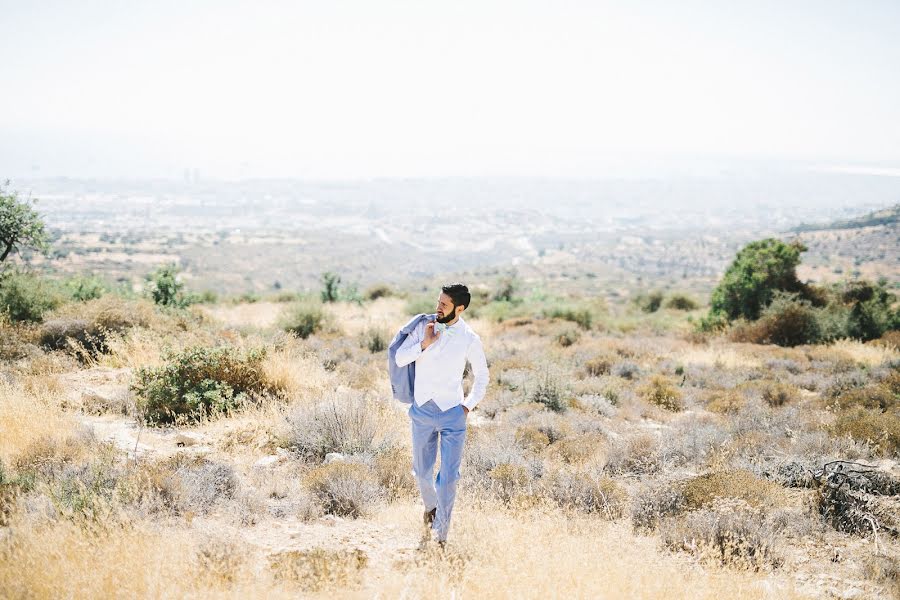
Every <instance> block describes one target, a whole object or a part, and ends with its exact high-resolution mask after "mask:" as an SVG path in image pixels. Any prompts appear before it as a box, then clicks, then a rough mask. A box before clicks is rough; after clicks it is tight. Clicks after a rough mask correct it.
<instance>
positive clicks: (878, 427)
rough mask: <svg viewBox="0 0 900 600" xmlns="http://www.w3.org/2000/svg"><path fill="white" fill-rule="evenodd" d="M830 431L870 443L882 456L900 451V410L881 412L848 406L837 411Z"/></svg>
mask: <svg viewBox="0 0 900 600" xmlns="http://www.w3.org/2000/svg"><path fill="white" fill-rule="evenodd" d="M830 431H831V433H832V434H833V435H835V436H838V437H844V436H848V437H851V438H853V439H854V440H857V441H859V442H864V443H866V444H869V445H871V446H872V448H873V450H874V452H875V453H876V454H880V455H882V456H893V455H895V454H897V453H898V452H900V411H897V410H896V409H894V410H890V411H887V412H881V410H873V409H870V408H863V407H861V406H857V407H855V408H847V409H844V410H841V411H839V412H838V413H837V416H836V418H835V420H834V423H833V424H832V425H831V427H830Z"/></svg>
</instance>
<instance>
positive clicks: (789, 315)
mask: <svg viewBox="0 0 900 600" xmlns="http://www.w3.org/2000/svg"><path fill="white" fill-rule="evenodd" d="M821 332H822V330H821V327H820V325H819V319H818V313H817V310H816V309H815V308H813V306H812V305H811V304H810V303H809V302H808V301H806V300H802V299H800V298H799V297H798V296H797V295H795V294H784V293H780V292H779V293H776V294H775V298H774V300H772V303H771V304H769V306H767V307H766V308H765V309H764V310H763V313H762V316H761V317H760V319H759V320H758V321H756V322H755V323H750V324H747V325H741V326H738V327H736V328H735V330H734V331H733V332H732V339H734V340H735V341H743V342H750V343H753V344H777V345H779V346H799V345H802V344H815V343H817V342H819V341H820V340H821V337H822V335H821Z"/></svg>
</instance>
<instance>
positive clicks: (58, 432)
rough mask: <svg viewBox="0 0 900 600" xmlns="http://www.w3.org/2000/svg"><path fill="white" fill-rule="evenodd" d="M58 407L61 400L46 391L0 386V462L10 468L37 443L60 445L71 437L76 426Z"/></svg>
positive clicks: (15, 386)
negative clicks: (49, 441) (32, 444)
mask: <svg viewBox="0 0 900 600" xmlns="http://www.w3.org/2000/svg"><path fill="white" fill-rule="evenodd" d="M60 404H61V400H60V398H58V397H57V396H56V395H54V394H52V393H47V391H46V390H37V389H35V390H32V391H26V390H25V389H23V388H22V387H20V386H18V385H10V384H5V383H0V432H2V433H0V460H3V461H6V462H7V464H9V461H10V460H12V459H13V458H14V457H15V456H16V455H17V454H19V453H20V452H21V451H22V449H24V448H26V447H27V446H29V445H30V444H31V443H32V442H34V441H36V440H40V439H43V438H52V439H54V440H57V441H62V440H64V439H66V438H69V437H71V436H72V435H74V434H75V432H77V431H78V430H79V425H78V424H77V423H76V421H75V420H74V419H73V418H72V417H70V416H69V415H66V414H65V413H64V412H63V411H62V409H61V408H60Z"/></svg>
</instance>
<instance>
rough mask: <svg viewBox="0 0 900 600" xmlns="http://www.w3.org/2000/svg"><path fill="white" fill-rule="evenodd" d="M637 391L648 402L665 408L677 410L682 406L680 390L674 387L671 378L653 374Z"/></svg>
mask: <svg viewBox="0 0 900 600" xmlns="http://www.w3.org/2000/svg"><path fill="white" fill-rule="evenodd" d="M638 393H639V394H640V396H641V397H642V398H643V399H644V400H646V401H647V402H649V403H650V404H655V405H656V406H659V407H660V408H664V409H666V410H670V411H673V412H677V411H680V410H682V409H683V408H684V401H683V396H682V393H681V390H679V389H678V388H677V387H675V385H674V383H673V381H672V380H671V379H669V378H668V377H665V376H663V375H654V376H653V378H651V379H650V381H649V382H648V383H647V384H646V385H644V386H643V387H641V388H640V389H639V390H638Z"/></svg>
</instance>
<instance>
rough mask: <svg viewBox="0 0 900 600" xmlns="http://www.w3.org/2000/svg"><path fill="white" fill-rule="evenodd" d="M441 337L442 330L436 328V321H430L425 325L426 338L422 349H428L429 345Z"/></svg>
mask: <svg viewBox="0 0 900 600" xmlns="http://www.w3.org/2000/svg"><path fill="white" fill-rule="evenodd" d="M439 337H441V332H440V331H435V330H434V322H433V321H432V322H431V323H428V324H427V325H426V326H425V339H424V340H422V350H426V349H427V348H428V346H430V345H432V344H433V343H435V342H436V341H437V340H438V338H439Z"/></svg>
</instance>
